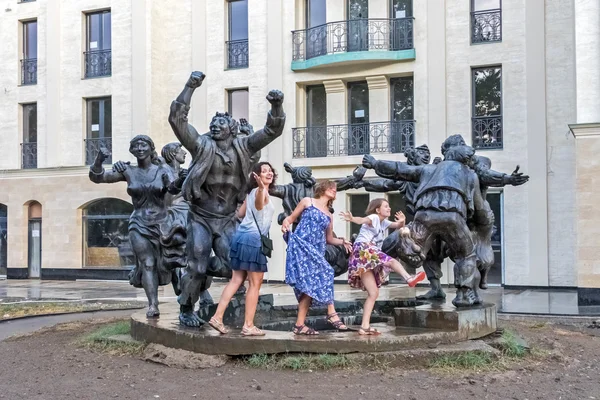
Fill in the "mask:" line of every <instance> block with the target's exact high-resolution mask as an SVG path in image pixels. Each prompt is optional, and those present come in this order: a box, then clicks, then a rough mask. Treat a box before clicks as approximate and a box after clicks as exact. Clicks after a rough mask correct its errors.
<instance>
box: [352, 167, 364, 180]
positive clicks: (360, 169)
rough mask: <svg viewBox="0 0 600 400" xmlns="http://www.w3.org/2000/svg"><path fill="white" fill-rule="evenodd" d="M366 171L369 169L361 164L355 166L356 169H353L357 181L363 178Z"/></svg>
mask: <svg viewBox="0 0 600 400" xmlns="http://www.w3.org/2000/svg"><path fill="white" fill-rule="evenodd" d="M366 173H367V169H366V168H365V167H363V166H361V165H358V166H357V167H356V168H354V171H352V176H353V177H354V178H355V179H356V180H357V181H360V180H362V178H363V177H364V176H365V174H366Z"/></svg>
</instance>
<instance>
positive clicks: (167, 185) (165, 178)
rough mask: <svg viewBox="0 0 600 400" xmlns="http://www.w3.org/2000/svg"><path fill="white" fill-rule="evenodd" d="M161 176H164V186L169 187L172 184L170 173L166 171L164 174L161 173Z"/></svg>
mask: <svg viewBox="0 0 600 400" xmlns="http://www.w3.org/2000/svg"><path fill="white" fill-rule="evenodd" d="M161 178H162V183H163V186H164V187H165V188H168V187H169V186H170V185H171V179H170V178H169V175H168V174H166V173H163V174H162V175H161Z"/></svg>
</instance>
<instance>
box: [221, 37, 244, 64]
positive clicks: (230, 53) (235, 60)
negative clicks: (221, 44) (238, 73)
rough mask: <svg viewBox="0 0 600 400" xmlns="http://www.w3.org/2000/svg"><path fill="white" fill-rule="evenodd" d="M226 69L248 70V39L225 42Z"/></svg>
mask: <svg viewBox="0 0 600 400" xmlns="http://www.w3.org/2000/svg"><path fill="white" fill-rule="evenodd" d="M225 44H226V45H227V68H248V39H244V40H232V41H229V42H225Z"/></svg>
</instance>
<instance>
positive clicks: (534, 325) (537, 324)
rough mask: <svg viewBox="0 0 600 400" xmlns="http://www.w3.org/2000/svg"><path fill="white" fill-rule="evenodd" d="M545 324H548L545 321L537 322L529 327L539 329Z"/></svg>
mask: <svg viewBox="0 0 600 400" xmlns="http://www.w3.org/2000/svg"><path fill="white" fill-rule="evenodd" d="M546 325H548V323H547V322H537V323H535V324H533V325H531V326H530V328H531V329H541V328H545V327H546Z"/></svg>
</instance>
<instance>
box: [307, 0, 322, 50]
mask: <svg viewBox="0 0 600 400" xmlns="http://www.w3.org/2000/svg"><path fill="white" fill-rule="evenodd" d="M326 17H327V1H326V0H306V59H307V60H308V59H309V58H313V57H318V56H322V55H325V54H327V25H326V23H327V20H326Z"/></svg>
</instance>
